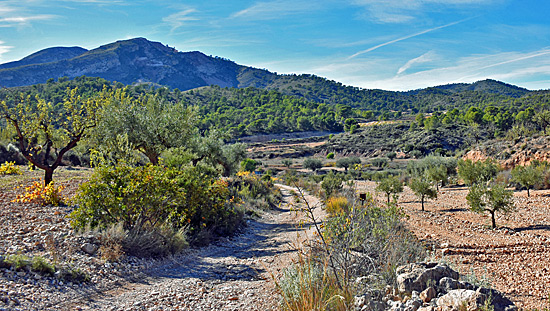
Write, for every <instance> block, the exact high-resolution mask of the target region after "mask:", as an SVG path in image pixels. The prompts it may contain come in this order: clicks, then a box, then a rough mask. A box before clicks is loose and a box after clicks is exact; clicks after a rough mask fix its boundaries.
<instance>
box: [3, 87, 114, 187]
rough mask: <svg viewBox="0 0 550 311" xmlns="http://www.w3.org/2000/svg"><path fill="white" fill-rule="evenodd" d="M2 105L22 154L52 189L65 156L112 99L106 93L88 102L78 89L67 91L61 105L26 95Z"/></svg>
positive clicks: (16, 97)
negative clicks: (56, 172)
mask: <svg viewBox="0 0 550 311" xmlns="http://www.w3.org/2000/svg"><path fill="white" fill-rule="evenodd" d="M12 96H13V97H12V98H6V99H4V100H2V102H1V103H0V109H1V114H2V116H3V117H4V118H5V119H6V121H7V122H8V124H10V125H11V126H12V127H13V129H14V130H15V133H16V139H17V142H18V147H19V151H20V152H21V154H22V155H23V156H24V157H25V159H27V160H28V161H29V162H30V163H32V164H33V165H34V166H36V167H38V168H39V169H41V170H44V183H45V185H46V186H47V185H49V184H50V183H51V182H52V180H53V173H54V171H55V169H56V168H57V167H59V166H60V165H61V161H62V159H63V155H65V154H66V153H67V151H69V150H71V149H73V148H74V147H76V146H77V144H78V142H80V141H81V140H82V139H83V138H84V137H86V136H87V135H89V134H90V130H91V129H92V128H94V127H95V126H96V125H97V121H98V112H99V110H100V109H101V108H102V107H103V105H104V104H105V102H106V100H107V99H108V98H109V96H110V92H108V91H107V90H106V89H104V90H103V91H102V92H101V93H100V94H99V95H97V96H95V97H92V98H88V99H85V98H83V97H82V96H81V95H79V94H78V89H77V88H75V89H72V90H67V93H66V95H65V98H64V99H63V101H62V102H61V103H59V104H58V105H54V104H53V103H51V102H46V101H45V100H43V99H41V98H39V97H36V98H31V97H30V96H25V95H24V94H12Z"/></svg>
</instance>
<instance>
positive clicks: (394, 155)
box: [386, 151, 397, 162]
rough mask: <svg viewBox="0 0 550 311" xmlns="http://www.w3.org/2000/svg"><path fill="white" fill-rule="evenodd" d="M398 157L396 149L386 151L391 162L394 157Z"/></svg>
mask: <svg viewBox="0 0 550 311" xmlns="http://www.w3.org/2000/svg"><path fill="white" fill-rule="evenodd" d="M396 157H397V153H395V152H394V151H391V152H388V153H386V158H388V159H390V162H392V161H393V159H395V158H396Z"/></svg>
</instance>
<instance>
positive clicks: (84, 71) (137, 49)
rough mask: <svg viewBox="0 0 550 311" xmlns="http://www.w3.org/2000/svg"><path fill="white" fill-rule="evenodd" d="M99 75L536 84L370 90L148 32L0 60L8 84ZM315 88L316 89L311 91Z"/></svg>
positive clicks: (510, 90)
mask: <svg viewBox="0 0 550 311" xmlns="http://www.w3.org/2000/svg"><path fill="white" fill-rule="evenodd" d="M83 75H85V76H94V77H100V78H104V79H106V80H109V81H117V82H121V83H123V84H128V85H130V84H140V83H149V84H155V85H164V86H168V87H170V88H177V89H180V90H190V89H194V88H198V87H203V86H209V85H218V86H220V87H236V88H244V87H257V88H263V89H267V90H270V89H276V90H280V91H282V92H284V93H285V94H288V95H298V96H303V97H306V96H304V94H305V93H308V92H309V91H310V90H309V89H310V88H312V87H313V86H316V85H323V87H325V88H327V87H326V84H327V83H328V84H330V86H329V87H328V89H329V90H328V93H327V94H319V96H316V94H313V95H311V94H309V95H310V96H312V97H314V100H316V101H326V100H329V99H330V97H331V96H330V93H331V90H330V89H343V92H345V93H349V94H351V95H350V97H353V96H355V95H354V94H355V93H357V92H370V93H372V94H374V96H375V97H380V98H385V97H388V96H389V97H401V96H403V95H405V96H409V95H417V94H420V93H428V94H434V95H451V94H454V93H459V92H464V91H477V92H485V93H491V94H500V95H506V96H512V97H521V96H524V95H526V94H528V93H529V92H531V91H530V90H527V89H524V88H521V87H517V86H514V85H510V84H507V83H504V82H500V81H496V80H491V79H487V80H482V81H478V82H475V83H470V84H468V83H453V84H447V85H440V86H434V87H429V88H425V89H419V90H412V91H408V92H394V91H384V90H367V89H361V88H357V87H352V86H345V85H343V84H342V83H339V82H336V81H331V80H328V79H325V78H321V77H317V76H315V75H308V74H305V75H278V74H276V73H272V72H270V71H268V70H265V69H257V68H253V67H247V66H244V65H239V64H237V63H235V62H233V61H231V60H228V59H224V58H220V57H212V56H207V55H205V54H204V53H202V52H199V51H190V52H180V51H178V50H176V49H175V48H172V47H169V46H167V45H164V44H162V43H160V42H154V41H149V40H147V39H145V38H133V39H129V40H119V41H116V42H112V43H108V44H105V45H102V46H100V47H98V48H95V49H92V50H86V49H84V48H80V47H53V48H47V49H44V50H41V51H38V52H36V53H33V54H31V55H29V56H27V57H25V58H23V59H21V60H19V61H15V62H10V63H5V64H0V85H3V86H6V87H15V86H26V85H33V84H38V83H45V82H46V81H47V80H49V79H51V78H53V79H58V78H60V77H68V78H70V79H72V78H75V77H79V76H83ZM310 93H311V92H310Z"/></svg>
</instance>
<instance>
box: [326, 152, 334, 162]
mask: <svg viewBox="0 0 550 311" xmlns="http://www.w3.org/2000/svg"><path fill="white" fill-rule="evenodd" d="M327 159H328V160H330V159H334V152H330V153H329V154H327Z"/></svg>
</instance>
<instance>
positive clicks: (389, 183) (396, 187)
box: [376, 176, 403, 205]
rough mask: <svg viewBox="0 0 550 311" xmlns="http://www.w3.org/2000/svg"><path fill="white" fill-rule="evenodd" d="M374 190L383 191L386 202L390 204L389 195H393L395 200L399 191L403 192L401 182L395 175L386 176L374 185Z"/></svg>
mask: <svg viewBox="0 0 550 311" xmlns="http://www.w3.org/2000/svg"><path fill="white" fill-rule="evenodd" d="M376 191H378V192H383V193H385V194H386V196H387V204H388V205H390V197H391V196H392V195H393V200H394V202H397V197H398V195H399V193H400V192H403V183H402V182H401V180H399V178H398V177H396V176H388V177H386V178H384V179H382V180H381V181H380V182H379V183H378V185H376Z"/></svg>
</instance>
